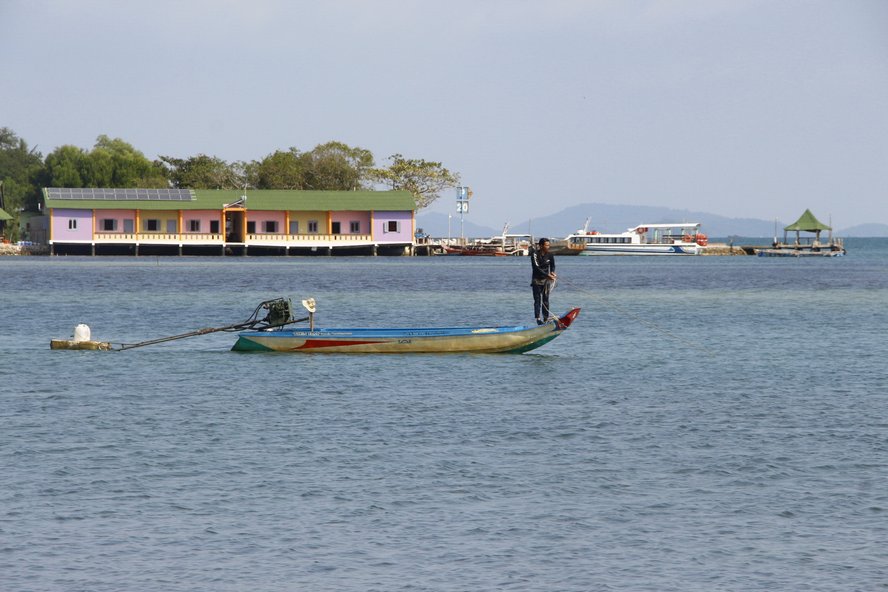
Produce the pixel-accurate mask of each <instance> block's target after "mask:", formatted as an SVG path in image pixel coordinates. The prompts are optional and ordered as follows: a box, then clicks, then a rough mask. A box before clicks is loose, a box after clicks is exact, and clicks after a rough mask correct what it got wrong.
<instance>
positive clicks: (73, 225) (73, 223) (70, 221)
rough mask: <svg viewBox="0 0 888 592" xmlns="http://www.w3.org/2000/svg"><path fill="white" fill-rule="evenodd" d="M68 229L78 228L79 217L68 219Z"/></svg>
mask: <svg viewBox="0 0 888 592" xmlns="http://www.w3.org/2000/svg"><path fill="white" fill-rule="evenodd" d="M68 230H77V219H76V218H69V219H68Z"/></svg>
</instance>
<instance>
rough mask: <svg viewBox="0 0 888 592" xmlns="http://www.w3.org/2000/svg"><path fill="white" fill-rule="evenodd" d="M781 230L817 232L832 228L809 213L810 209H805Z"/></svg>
mask: <svg viewBox="0 0 888 592" xmlns="http://www.w3.org/2000/svg"><path fill="white" fill-rule="evenodd" d="M783 230H795V231H802V232H818V231H820V230H832V228H830V227H829V226H827V225H826V224H824V223H823V222H821V221H820V220H818V219H817V218H816V217H814V214H812V213H811V210H805V213H804V214H802V215H801V216H800V217H799V219H798V220H796V221H795V222H793V223H792V224H790V225H789V226H784V227H783Z"/></svg>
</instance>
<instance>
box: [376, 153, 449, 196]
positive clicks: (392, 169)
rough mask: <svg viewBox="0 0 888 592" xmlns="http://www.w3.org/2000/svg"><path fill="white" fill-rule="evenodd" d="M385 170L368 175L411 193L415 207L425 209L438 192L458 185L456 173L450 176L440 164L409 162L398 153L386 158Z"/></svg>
mask: <svg viewBox="0 0 888 592" xmlns="http://www.w3.org/2000/svg"><path fill="white" fill-rule="evenodd" d="M389 160H391V161H392V164H391V166H389V167H388V168H381V169H372V170H370V171H368V176H369V177H370V178H371V179H373V180H374V181H376V182H378V183H382V184H384V185H387V186H389V187H391V188H392V189H404V190H406V191H409V192H410V193H412V194H413V198H414V199H415V200H416V208H417V209H422V208H425V207H428V206H429V205H431V204H432V202H434V201H435V200H436V199H438V198H439V197H440V193H441V191H443V190H444V189H446V188H448V187H456V186H457V185H459V173H451V172H450V171H449V170H447V169H446V168H444V166H442V164H441V163H440V162H431V161H427V160H422V159H408V158H404V157H403V156H401V155H400V154H393V155H392V156H390V157H389Z"/></svg>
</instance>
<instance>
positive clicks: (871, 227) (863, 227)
mask: <svg viewBox="0 0 888 592" xmlns="http://www.w3.org/2000/svg"><path fill="white" fill-rule="evenodd" d="M836 234H837V235H838V236H842V237H845V236H853V237H888V224H874V223H870V224H858V225H857V226H852V227H850V228H846V229H844V230H841V231H839V232H837V233H836Z"/></svg>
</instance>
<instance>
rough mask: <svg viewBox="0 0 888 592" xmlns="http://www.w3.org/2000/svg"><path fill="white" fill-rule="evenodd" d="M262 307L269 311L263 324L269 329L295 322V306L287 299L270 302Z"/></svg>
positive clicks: (264, 303)
mask: <svg viewBox="0 0 888 592" xmlns="http://www.w3.org/2000/svg"><path fill="white" fill-rule="evenodd" d="M260 306H261V307H262V308H264V309H266V310H267V311H268V314H267V315H265V318H264V319H262V322H263V323H265V324H266V325H268V326H269V327H277V326H280V325H286V324H287V323H289V322H290V321H292V320H293V304H292V303H291V302H290V301H289V300H288V299H286V298H278V299H276V300H268V301H266V302H263V303H262V304H261V305H260Z"/></svg>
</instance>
